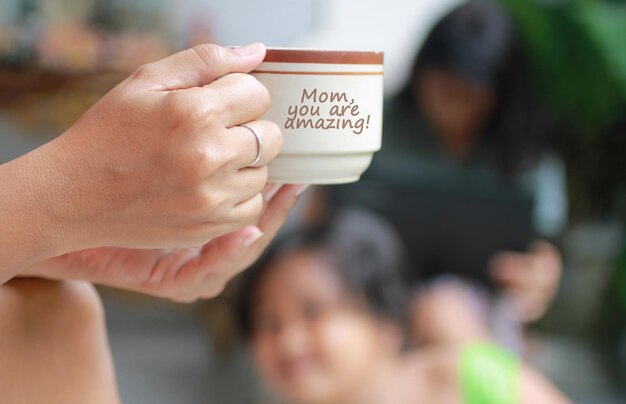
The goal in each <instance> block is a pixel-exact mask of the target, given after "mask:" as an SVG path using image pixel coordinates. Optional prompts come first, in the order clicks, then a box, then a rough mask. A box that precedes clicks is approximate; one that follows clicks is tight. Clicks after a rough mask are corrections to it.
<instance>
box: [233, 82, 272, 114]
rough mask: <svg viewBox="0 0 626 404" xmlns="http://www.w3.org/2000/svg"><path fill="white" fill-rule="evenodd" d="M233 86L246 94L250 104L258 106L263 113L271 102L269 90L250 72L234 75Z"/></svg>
mask: <svg viewBox="0 0 626 404" xmlns="http://www.w3.org/2000/svg"><path fill="white" fill-rule="evenodd" d="M235 80H236V81H235V82H234V86H235V87H238V89H240V92H241V93H242V94H246V97H247V98H248V101H249V102H250V103H251V105H256V106H258V108H259V109H262V110H263V113H265V112H267V110H269V108H270V105H271V103H272V101H271V96H270V92H269V90H268V89H267V88H266V87H265V86H264V85H263V84H262V83H261V82H260V81H259V80H257V78H256V77H254V76H252V75H250V74H238V75H236V76H235Z"/></svg>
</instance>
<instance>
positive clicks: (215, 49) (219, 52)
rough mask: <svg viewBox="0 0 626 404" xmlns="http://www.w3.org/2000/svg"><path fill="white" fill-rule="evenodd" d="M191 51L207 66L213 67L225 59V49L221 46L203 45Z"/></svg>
mask: <svg viewBox="0 0 626 404" xmlns="http://www.w3.org/2000/svg"><path fill="white" fill-rule="evenodd" d="M191 49H192V50H193V52H195V54H196V55H198V57H199V58H200V59H201V60H202V62H204V63H205V64H206V65H207V66H212V65H214V64H216V63H218V62H219V61H220V60H222V59H223V58H224V49H223V48H222V47H221V46H217V45H213V44H202V45H196V46H194V47H193V48H191Z"/></svg>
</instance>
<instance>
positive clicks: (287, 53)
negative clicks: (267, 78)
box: [263, 47, 385, 65]
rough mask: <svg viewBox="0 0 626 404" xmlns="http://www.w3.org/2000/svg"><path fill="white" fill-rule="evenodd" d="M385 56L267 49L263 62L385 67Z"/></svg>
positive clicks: (352, 52) (372, 53) (363, 53)
mask: <svg viewBox="0 0 626 404" xmlns="http://www.w3.org/2000/svg"><path fill="white" fill-rule="evenodd" d="M384 56H385V53H384V52H381V51H360V50H340V49H307V48H282V47H267V48H266V54H265V59H264V60H263V62H264V63H316V64H317V63H319V64H350V65H383V64H384Z"/></svg>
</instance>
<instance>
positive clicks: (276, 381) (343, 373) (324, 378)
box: [252, 251, 390, 403]
mask: <svg viewBox="0 0 626 404" xmlns="http://www.w3.org/2000/svg"><path fill="white" fill-rule="evenodd" d="M257 293H258V294H257V300H256V303H255V304H256V306H255V308H254V310H255V311H254V314H253V329H254V331H253V338H252V348H253V354H254V357H255V360H256V364H257V367H258V368H259V370H260V372H261V374H262V375H263V378H264V379H265V380H266V381H267V382H268V383H269V384H270V385H271V386H272V387H273V388H275V389H276V391H277V392H278V393H279V394H280V395H281V396H283V397H284V398H285V399H287V400H288V401H290V402H299V403H303V402H306V403H313V402H341V401H342V397H346V396H347V395H350V394H351V392H353V391H355V389H358V388H359V387H360V386H361V387H362V383H366V382H367V378H368V375H369V374H371V372H372V369H373V368H374V366H375V364H377V363H379V362H380V359H381V358H382V357H383V355H384V354H385V352H387V351H388V349H389V348H388V347H389V345H390V344H388V343H385V342H384V341H382V339H383V338H384V336H383V331H382V329H381V327H380V324H379V321H378V320H377V319H375V318H373V316H372V315H371V314H369V312H367V310H366V309H364V308H363V307H362V305H360V304H359V303H358V302H357V301H356V299H354V298H352V297H351V296H349V295H348V294H347V293H346V291H345V289H344V287H343V286H342V284H341V282H340V280H339V279H338V278H337V275H336V274H335V273H334V272H333V269H332V268H328V265H327V264H325V263H324V261H323V260H320V259H318V258H316V257H315V256H314V255H313V254H311V253H308V252H304V251H300V252H294V253H291V254H289V255H287V256H285V257H283V258H280V259H279V260H278V261H277V262H275V263H274V264H273V266H272V268H270V269H269V270H268V272H267V274H266V275H265V277H264V278H263V279H262V281H261V283H260V284H259V287H258V289H257ZM387 353H388V352H387ZM344 399H345V398H344Z"/></svg>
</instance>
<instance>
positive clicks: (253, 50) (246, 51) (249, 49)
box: [233, 42, 265, 56]
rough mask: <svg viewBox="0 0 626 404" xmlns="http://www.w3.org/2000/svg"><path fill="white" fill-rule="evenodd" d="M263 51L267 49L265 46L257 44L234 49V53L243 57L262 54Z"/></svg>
mask: <svg viewBox="0 0 626 404" xmlns="http://www.w3.org/2000/svg"><path fill="white" fill-rule="evenodd" d="M263 49H265V45H263V44H262V43H260V42H257V43H253V44H250V45H245V46H240V47H239V48H235V49H233V51H234V52H235V53H236V54H238V55H241V56H250V55H254V54H257V53H259V52H262V51H263Z"/></svg>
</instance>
